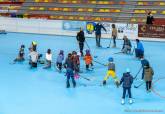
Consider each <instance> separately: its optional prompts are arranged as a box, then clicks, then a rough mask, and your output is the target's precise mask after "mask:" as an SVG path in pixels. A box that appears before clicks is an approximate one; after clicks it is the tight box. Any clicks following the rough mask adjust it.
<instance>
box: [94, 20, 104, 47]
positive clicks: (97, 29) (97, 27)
mask: <svg viewBox="0 0 165 114" xmlns="http://www.w3.org/2000/svg"><path fill="white" fill-rule="evenodd" d="M101 29H104V31H105V32H107V30H106V29H105V27H104V26H103V25H102V24H101V23H97V24H96V25H95V27H94V30H95V35H96V46H97V47H101V44H100V39H101Z"/></svg>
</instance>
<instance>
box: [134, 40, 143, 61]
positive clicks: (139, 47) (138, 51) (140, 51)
mask: <svg viewBox="0 0 165 114" xmlns="http://www.w3.org/2000/svg"><path fill="white" fill-rule="evenodd" d="M136 44H137V48H136V49H135V55H136V57H137V58H139V59H140V58H142V57H143V56H144V47H143V44H142V43H141V42H140V40H139V39H136Z"/></svg>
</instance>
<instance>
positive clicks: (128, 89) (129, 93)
mask: <svg viewBox="0 0 165 114" xmlns="http://www.w3.org/2000/svg"><path fill="white" fill-rule="evenodd" d="M127 91H128V95H129V98H132V95H131V88H130V87H128V88H127V87H123V97H122V98H123V99H125V95H126V93H127Z"/></svg>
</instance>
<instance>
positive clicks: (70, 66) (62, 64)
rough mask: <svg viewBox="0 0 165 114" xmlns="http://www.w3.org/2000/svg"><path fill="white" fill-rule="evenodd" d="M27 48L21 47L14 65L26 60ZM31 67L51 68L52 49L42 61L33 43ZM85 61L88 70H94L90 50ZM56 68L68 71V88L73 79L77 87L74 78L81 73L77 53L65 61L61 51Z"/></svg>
mask: <svg viewBox="0 0 165 114" xmlns="http://www.w3.org/2000/svg"><path fill="white" fill-rule="evenodd" d="M24 50H25V46H24V45H21V47H20V49H19V53H18V56H17V57H16V59H14V63H16V62H23V61H24V60H25V52H24ZM28 55H29V65H30V68H36V67H37V66H38V64H45V66H44V67H43V68H44V69H48V68H51V66H52V63H54V62H52V52H51V49H48V50H47V52H46V54H45V60H44V59H42V56H43V55H42V54H39V53H38V52H37V43H36V42H34V41H33V42H32V43H31V46H30V47H29V54H28ZM83 60H84V62H85V64H86V70H92V69H93V63H92V60H93V58H92V55H91V54H90V50H88V49H87V50H86V54H85V55H84V56H83ZM55 68H56V69H57V70H58V71H59V72H62V69H63V68H65V69H66V76H67V84H66V87H67V88H69V87H70V83H69V80H70V78H72V82H73V87H76V82H75V80H74V78H79V73H80V72H81V71H80V55H78V54H77V52H76V51H72V52H71V53H69V54H68V56H67V57H66V59H65V61H64V51H63V50H60V52H59V54H58V55H57V58H56V62H55Z"/></svg>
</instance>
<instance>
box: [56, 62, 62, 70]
mask: <svg viewBox="0 0 165 114" xmlns="http://www.w3.org/2000/svg"><path fill="white" fill-rule="evenodd" d="M56 66H57V67H58V69H59V70H61V69H62V63H58V62H57V63H56Z"/></svg>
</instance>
